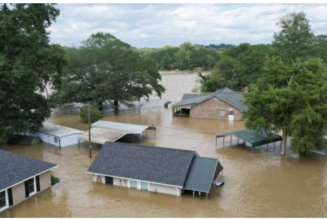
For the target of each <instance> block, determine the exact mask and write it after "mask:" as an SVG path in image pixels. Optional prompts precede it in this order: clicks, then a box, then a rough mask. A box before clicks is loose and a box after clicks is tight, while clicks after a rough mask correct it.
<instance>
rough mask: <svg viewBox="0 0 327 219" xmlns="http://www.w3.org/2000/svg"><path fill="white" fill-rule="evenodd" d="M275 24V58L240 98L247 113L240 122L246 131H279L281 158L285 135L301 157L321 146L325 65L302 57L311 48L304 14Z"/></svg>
mask: <svg viewBox="0 0 327 219" xmlns="http://www.w3.org/2000/svg"><path fill="white" fill-rule="evenodd" d="M280 24H281V27H282V30H281V32H280V33H278V34H275V36H274V38H275V41H274V42H273V45H274V46H275V48H276V49H277V50H278V52H279V54H280V56H281V57H278V58H268V59H267V60H266V61H265V64H264V68H263V75H262V77H260V78H259V79H258V81H257V82H256V83H255V85H253V86H252V87H251V93H249V94H246V95H245V97H246V99H245V103H246V104H247V105H248V111H247V112H246V113H244V115H243V118H244V119H245V121H246V123H245V124H246V127H247V128H252V129H267V130H275V131H282V135H283V136H282V137H283V141H282V150H281V154H282V155H284V154H285V150H286V142H287V137H288V136H289V135H291V136H292V139H291V141H292V146H291V147H292V150H293V151H294V152H296V153H300V154H307V153H308V152H309V150H310V149H314V148H317V149H322V148H324V147H325V140H324V138H323V137H324V134H325V132H326V129H327V120H326V119H324V118H326V116H327V97H326V96H327V70H326V65H325V63H324V62H323V60H322V59H319V58H310V57H309V55H308V54H306V53H305V52H307V51H310V50H311V48H312V47H311V46H310V45H311V42H312V39H313V38H312V36H313V35H312V33H311V30H310V26H309V24H308V21H307V19H306V18H305V15H304V13H298V14H296V13H292V14H290V15H287V16H285V17H282V18H281V19H280ZM299 42H301V43H299Z"/></svg>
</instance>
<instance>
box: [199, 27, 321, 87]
mask: <svg viewBox="0 0 327 219" xmlns="http://www.w3.org/2000/svg"><path fill="white" fill-rule="evenodd" d="M291 32H292V31H291ZM293 32H294V31H293ZM283 34H284V33H283ZM283 34H281V35H283ZM293 37H297V36H293ZM306 37H309V40H308V42H303V40H301V39H299V38H296V40H295V41H296V43H298V45H299V46H294V45H293V44H292V45H287V43H286V42H285V43H283V42H282V41H274V42H273V44H272V45H263V44H262V45H250V44H248V43H242V44H240V45H238V46H236V47H233V48H230V49H228V50H226V51H225V52H224V53H222V56H221V59H220V60H219V61H218V62H217V63H216V65H215V66H214V67H213V69H212V71H211V74H209V75H203V74H200V78H201V90H202V91H204V92H213V91H215V90H217V89H219V88H221V87H225V86H226V87H229V88H231V89H235V90H241V89H242V88H244V87H246V86H249V85H250V84H252V83H255V82H256V79H257V78H258V77H260V76H261V75H262V72H263V67H264V61H265V60H266V59H267V58H269V57H270V58H271V57H277V56H278V57H285V58H284V59H289V60H294V58H295V57H297V56H299V55H300V56H301V57H315V58H321V59H322V60H323V61H324V63H326V64H327V36H326V35H317V36H314V35H313V34H312V33H311V34H309V35H308V36H306ZM277 38H278V36H276V39H277ZM290 38H291V36H290ZM299 42H300V43H299ZM283 48H291V49H290V51H292V52H291V53H290V55H285V54H283V53H284V52H283Z"/></svg>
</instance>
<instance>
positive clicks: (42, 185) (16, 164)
mask: <svg viewBox="0 0 327 219" xmlns="http://www.w3.org/2000/svg"><path fill="white" fill-rule="evenodd" d="M56 166H57V165H56V164H52V163H48V162H44V161H40V160H36V159H34V158H29V157H26V156H22V155H19V154H15V153H12V152H8V151H5V150H1V149H0V167H1V169H0V212H2V211H4V210H6V209H8V208H9V207H11V206H14V205H16V204H18V203H20V202H22V201H24V200H26V199H28V198H29V197H31V196H34V195H36V194H38V193H39V192H41V191H43V190H45V189H47V188H50V187H51V176H50V170H51V169H53V168H54V167H56Z"/></svg>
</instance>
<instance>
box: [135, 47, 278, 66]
mask: <svg viewBox="0 0 327 219" xmlns="http://www.w3.org/2000/svg"><path fill="white" fill-rule="evenodd" d="M244 44H247V45H249V46H254V47H256V46H263V47H266V48H267V49H269V48H271V47H272V46H271V45H270V44H255V45H250V44H249V43H241V44H239V45H234V44H225V43H220V44H209V45H202V44H192V43H190V42H185V43H183V44H181V45H180V46H171V45H166V46H164V47H161V48H136V50H137V51H138V52H140V53H141V54H142V55H143V56H144V57H145V58H148V59H152V60H154V61H155V62H156V63H157V65H158V69H159V70H194V69H200V70H203V71H208V70H211V69H213V68H214V66H215V65H216V64H217V63H218V62H219V61H220V59H221V57H222V54H223V53H224V52H226V51H228V50H230V49H232V48H238V47H240V46H242V45H244Z"/></svg>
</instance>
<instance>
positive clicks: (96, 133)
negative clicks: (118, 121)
mask: <svg viewBox="0 0 327 219" xmlns="http://www.w3.org/2000/svg"><path fill="white" fill-rule="evenodd" d="M126 134H128V132H123V131H115V130H110V129H104V128H92V129H91V142H93V143H97V144H104V143H105V142H106V141H111V142H115V141H117V140H118V139H120V138H121V137H123V136H124V135H126ZM78 138H79V139H80V140H84V141H89V131H86V132H84V133H83V134H81V135H80V136H79V137H78Z"/></svg>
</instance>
